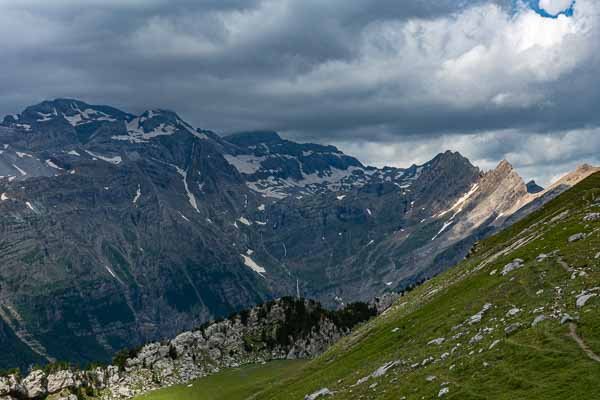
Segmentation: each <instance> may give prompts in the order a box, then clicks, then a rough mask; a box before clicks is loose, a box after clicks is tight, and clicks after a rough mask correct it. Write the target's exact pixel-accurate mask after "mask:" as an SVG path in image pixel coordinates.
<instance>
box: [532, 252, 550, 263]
mask: <svg viewBox="0 0 600 400" xmlns="http://www.w3.org/2000/svg"><path fill="white" fill-rule="evenodd" d="M548 257H549V256H548V254H544V253H542V254H540V255H539V256H537V258H536V259H535V261H536V262H542V261H544V260H546V259H547V258H548Z"/></svg>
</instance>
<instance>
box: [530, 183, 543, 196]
mask: <svg viewBox="0 0 600 400" xmlns="http://www.w3.org/2000/svg"><path fill="white" fill-rule="evenodd" d="M543 191H544V188H543V187H541V186H540V185H538V184H537V183H536V182H535V181H534V180H531V181H529V182H527V192H528V193H531V194H536V193H540V192H543Z"/></svg>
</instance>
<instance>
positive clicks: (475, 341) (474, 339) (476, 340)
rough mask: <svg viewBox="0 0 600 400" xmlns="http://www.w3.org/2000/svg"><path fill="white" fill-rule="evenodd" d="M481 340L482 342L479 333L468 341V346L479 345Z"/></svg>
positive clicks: (481, 336)
mask: <svg viewBox="0 0 600 400" xmlns="http://www.w3.org/2000/svg"><path fill="white" fill-rule="evenodd" d="M482 340H483V335H482V334H481V333H478V334H477V335H475V336H473V337H472V338H471V340H469V344H475V343H479V342H481V341H482Z"/></svg>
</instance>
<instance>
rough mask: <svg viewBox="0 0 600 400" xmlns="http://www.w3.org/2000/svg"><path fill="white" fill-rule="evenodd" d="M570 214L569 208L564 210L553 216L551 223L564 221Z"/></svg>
mask: <svg viewBox="0 0 600 400" xmlns="http://www.w3.org/2000/svg"><path fill="white" fill-rule="evenodd" d="M568 216H569V210H567V211H563V212H561V213H560V214H558V215H557V216H556V217H554V218H552V219H551V220H550V223H551V224H553V223H555V222H558V221H562V220H563V219H565V218H567V217H568Z"/></svg>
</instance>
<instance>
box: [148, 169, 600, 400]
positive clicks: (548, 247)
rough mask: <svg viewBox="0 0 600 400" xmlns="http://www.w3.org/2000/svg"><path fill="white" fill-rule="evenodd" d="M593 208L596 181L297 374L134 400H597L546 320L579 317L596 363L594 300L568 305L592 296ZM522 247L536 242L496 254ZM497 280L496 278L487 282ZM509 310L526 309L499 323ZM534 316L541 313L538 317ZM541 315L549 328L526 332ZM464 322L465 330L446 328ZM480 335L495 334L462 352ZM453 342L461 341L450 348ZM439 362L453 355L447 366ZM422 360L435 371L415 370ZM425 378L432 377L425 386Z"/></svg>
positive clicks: (587, 375) (599, 265)
mask: <svg viewBox="0 0 600 400" xmlns="http://www.w3.org/2000/svg"><path fill="white" fill-rule="evenodd" d="M599 201H600V174H597V175H594V176H592V177H590V178H588V179H587V180H586V181H584V182H582V183H581V184H579V185H578V186H577V187H576V188H574V189H573V190H571V191H569V192H567V193H565V194H564V195H562V196H561V197H559V198H558V199H556V200H555V201H553V202H551V203H550V204H548V205H547V206H546V207H545V208H544V209H543V210H540V211H539V212H537V213H535V214H533V215H531V216H530V217H528V218H526V219H525V220H523V221H521V222H519V223H518V224H516V225H514V226H513V227H511V228H509V229H508V230H506V231H504V232H502V233H500V234H498V235H496V236H494V237H492V238H489V239H487V240H485V241H484V242H482V243H481V244H480V245H479V246H478V249H477V251H476V253H475V254H474V255H473V256H472V257H471V258H470V259H468V260H466V261H464V262H463V263H461V264H460V265H458V266H457V267H456V268H454V269H452V270H451V271H449V272H447V273H445V274H443V275H441V276H439V277H437V278H435V279H433V280H431V281H429V282H427V283H426V284H424V285H423V286H421V287H420V288H418V289H417V290H415V291H413V292H411V293H409V294H408V295H407V296H405V297H403V298H402V299H400V301H399V302H398V303H397V304H396V305H395V306H394V307H393V308H392V309H390V310H389V311H388V312H386V313H385V314H384V315H382V316H380V317H379V318H377V319H375V320H373V321H371V322H369V323H367V324H365V325H364V326H362V327H361V328H359V329H358V330H356V331H355V332H354V333H353V334H352V335H351V336H349V337H347V338H344V339H342V340H341V341H340V342H339V343H338V344H336V345H335V346H334V347H333V348H332V349H331V350H329V351H328V352H327V353H326V354H324V355H323V356H321V357H319V358H318V359H316V360H314V361H312V362H309V363H306V364H304V366H302V367H300V366H301V364H268V365H266V366H254V367H248V368H247V369H242V370H234V371H227V372H224V373H222V374H219V375H216V376H214V377H211V378H207V379H204V380H200V381H197V383H195V384H194V387H193V388H190V389H188V388H185V387H176V388H171V389H166V390H163V391H158V392H155V393H153V394H150V395H146V396H144V397H142V398H141V399H144V400H145V399H148V400H154V399H156V400H162V399H165V400H166V399H169V400H177V399H183V398H185V399H191V400H193V399H198V400H212V399H215V400H216V399H219V400H220V399H228V400H229V399H234V400H235V399H261V400H276V399H282V400H283V399H285V400H293V399H299V400H300V399H303V398H304V396H305V395H306V394H309V393H312V392H314V391H315V390H318V389H321V388H324V387H327V388H329V389H330V390H332V391H335V396H334V397H333V399H402V398H406V399H407V400H410V399H432V398H438V394H439V391H440V389H441V388H442V387H447V388H448V389H449V393H448V394H446V395H445V396H444V397H443V398H444V399H460V400H468V399H506V400H509V399H511V400H512V399H516V398H518V399H564V398H569V399H571V398H572V399H579V398H600V386H599V385H597V377H598V376H600V363H597V362H595V361H592V360H590V359H589V358H588V357H587V356H586V355H585V353H584V352H583V351H582V350H581V348H580V347H578V345H577V344H576V343H575V341H574V340H573V339H572V338H571V337H569V336H568V332H569V327H568V325H567V324H565V325H561V324H560V322H559V321H558V320H557V319H552V318H550V316H551V315H552V314H553V312H554V313H555V314H556V315H558V314H562V313H563V312H567V313H569V314H570V315H572V316H578V317H579V321H578V322H577V331H578V334H579V335H580V336H582V337H583V339H584V340H585V342H586V343H587V344H588V345H589V347H590V348H591V349H592V350H593V351H595V352H596V353H600V315H599V313H598V311H599V309H598V307H600V298H598V297H597V298H593V299H591V300H590V301H589V302H588V303H587V305H586V306H585V307H583V308H582V309H577V308H576V306H575V300H576V295H577V294H579V293H580V292H581V291H582V290H583V289H589V288H593V287H596V286H600V259H595V258H594V257H595V255H596V254H597V253H598V252H600V223H597V222H596V223H589V224H585V223H583V222H582V218H583V216H584V215H586V214H587V213H589V212H600V207H591V204H592V203H593V202H596V203H598V202H599ZM565 210H570V211H571V212H570V214H569V216H568V217H567V218H566V219H564V220H561V221H557V222H553V223H550V222H549V221H550V220H551V219H552V218H553V217H555V216H557V215H559V214H560V213H562V212H563V211H565ZM596 229H598V231H594V230H596ZM579 232H587V233H591V234H590V236H589V237H588V238H586V239H585V240H583V241H580V242H576V243H568V240H567V239H568V237H569V236H570V235H572V234H575V233H579ZM527 238H532V240H531V241H529V242H527V243H526V244H524V245H523V246H521V247H518V248H516V249H514V250H512V251H509V252H507V253H506V254H501V253H500V254H499V252H501V251H502V250H504V249H507V248H509V247H511V245H515V244H516V243H519V241H523V240H524V239H527ZM554 250H560V256H557V257H551V258H549V259H547V260H545V261H543V262H537V261H536V257H537V256H538V255H539V254H540V253H551V252H552V251H554ZM515 258H522V259H523V260H525V266H524V267H523V268H521V269H519V270H516V271H513V272H511V273H509V274H508V275H506V276H501V275H500V273H499V272H500V271H501V270H502V268H503V267H504V266H505V265H506V264H507V263H509V262H511V261H512V260H514V259H515ZM560 260H563V261H564V262H566V263H567V264H568V266H570V267H572V268H573V269H574V270H575V271H577V272H581V271H584V272H585V273H586V274H587V276H577V277H575V278H574V279H571V278H572V275H573V272H567V271H566V270H565V268H564V266H561V264H560V262H559V261H560ZM494 270H497V273H496V274H494V275H490V273H491V272H492V271H494ZM577 275H579V274H577ZM558 289H560V291H559V290H558ZM599 294H600V293H599ZM486 303H491V304H492V305H493V306H492V308H491V309H490V310H489V311H488V312H487V313H486V314H485V315H484V317H483V319H482V321H481V322H480V323H478V324H474V325H469V324H464V322H465V321H466V320H467V319H468V318H469V317H471V316H472V315H474V314H476V313H477V312H479V311H480V310H481V309H482V307H483V305H484V304H486ZM514 307H517V308H519V309H522V311H521V312H520V313H519V314H517V315H516V316H514V317H507V316H506V313H507V311H508V310H510V309H511V308H514ZM539 307H544V311H543V312H541V313H540V312H534V310H535V309H536V308H539ZM540 314H545V315H546V316H548V317H549V319H548V320H547V321H544V322H542V323H540V324H539V325H537V326H536V327H532V326H531V323H532V321H533V320H534V318H535V317H536V316H537V315H540ZM517 322H519V323H521V324H522V328H521V329H519V330H518V331H517V332H516V333H514V334H512V335H510V336H507V335H506V334H505V332H504V328H505V327H506V326H507V325H510V324H513V323H517ZM460 324H463V326H462V327H461V328H458V329H454V330H453V327H455V326H457V325H460ZM484 328H491V329H492V331H491V332H489V331H488V333H485V334H484V335H483V336H484V338H483V340H482V341H480V342H478V343H474V344H470V343H469V342H470V339H471V338H472V337H473V336H475V335H476V334H477V333H478V332H481V331H482V330H483V329H484ZM457 334H463V336H461V337H458V338H455V339H453V338H452V336H455V335H457ZM440 337H443V338H446V341H445V342H444V343H443V344H441V345H435V344H433V345H428V344H427V343H428V342H429V341H431V340H432V339H436V338H440ZM496 341H499V342H498V344H497V345H496V346H495V347H493V348H492V349H490V346H491V344H492V343H494V342H496ZM459 344H460V346H459V347H457V345H459ZM452 349H455V351H454V352H452ZM444 353H452V354H451V355H449V356H447V357H445V358H443V357H442V355H443V354H444ZM430 357H432V358H433V359H434V360H435V361H433V362H429V363H427V364H426V365H423V360H426V359H429V358H430ZM394 360H402V362H403V363H402V364H401V365H399V366H397V367H395V368H393V369H391V370H390V371H389V372H388V373H387V374H386V375H384V376H382V377H379V378H371V379H369V380H368V382H366V383H363V384H361V385H355V383H356V382H357V380H358V379H360V378H362V377H365V376H368V375H370V374H371V373H372V372H374V371H375V370H376V369H377V368H379V367H381V366H382V365H383V364H385V363H387V362H389V361H394ZM417 363H418V364H419V366H417V367H415V366H414V365H415V364H417ZM279 365H281V367H279ZM431 376H435V377H436V379H435V380H433V381H431V382H430V381H428V379H427V378H428V377H431ZM265 382H269V383H268V384H265ZM442 383H447V385H445V386H442Z"/></svg>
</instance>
